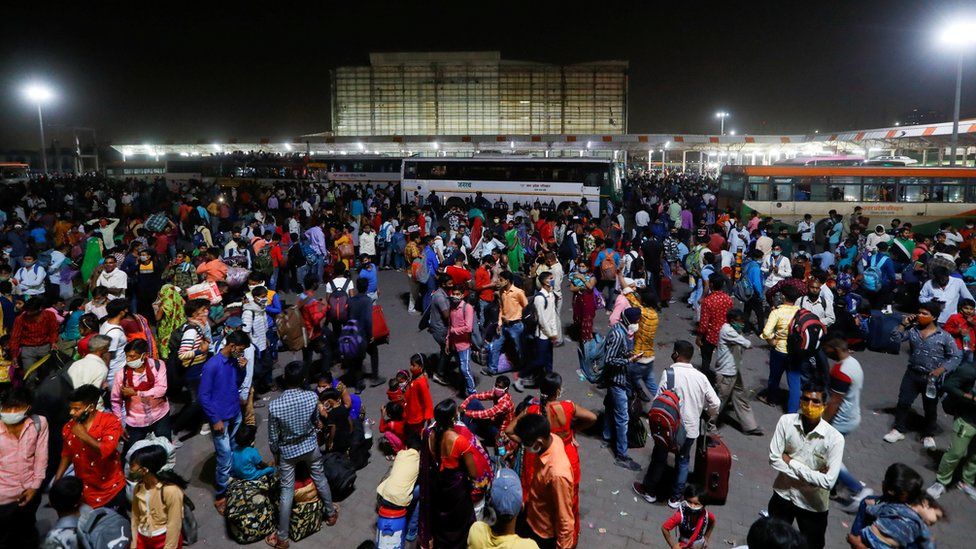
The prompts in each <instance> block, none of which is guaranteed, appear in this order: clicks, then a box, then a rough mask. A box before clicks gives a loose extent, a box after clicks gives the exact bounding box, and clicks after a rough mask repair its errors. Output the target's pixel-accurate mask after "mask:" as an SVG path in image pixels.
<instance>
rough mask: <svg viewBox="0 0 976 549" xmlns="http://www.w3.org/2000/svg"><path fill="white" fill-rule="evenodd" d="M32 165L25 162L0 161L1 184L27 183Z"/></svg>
mask: <svg viewBox="0 0 976 549" xmlns="http://www.w3.org/2000/svg"><path fill="white" fill-rule="evenodd" d="M28 181H30V166H28V165H27V164H24V163H23V162H0V185H17V184H20V185H26V184H27V182H28Z"/></svg>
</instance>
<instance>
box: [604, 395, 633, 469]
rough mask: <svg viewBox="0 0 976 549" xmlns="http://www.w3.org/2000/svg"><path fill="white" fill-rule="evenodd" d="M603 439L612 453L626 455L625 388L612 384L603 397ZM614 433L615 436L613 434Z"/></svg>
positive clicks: (620, 456)
mask: <svg viewBox="0 0 976 549" xmlns="http://www.w3.org/2000/svg"><path fill="white" fill-rule="evenodd" d="M603 409H604V412H603V440H605V441H607V443H608V444H610V447H611V448H612V449H613V455H614V456H616V457H618V458H622V457H627V422H628V421H630V417H629V416H628V410H627V389H625V388H624V387H617V386H612V387H610V388H609V389H607V396H605V397H603ZM614 435H616V436H614Z"/></svg>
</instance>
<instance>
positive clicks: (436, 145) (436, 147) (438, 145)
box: [431, 141, 441, 151]
mask: <svg viewBox="0 0 976 549" xmlns="http://www.w3.org/2000/svg"><path fill="white" fill-rule="evenodd" d="M431 146H432V147H434V150H435V151H436V150H438V149H440V148H441V146H440V144H439V143H438V142H437V141H434V142H432V143H431Z"/></svg>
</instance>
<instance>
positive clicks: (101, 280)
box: [92, 255, 129, 297]
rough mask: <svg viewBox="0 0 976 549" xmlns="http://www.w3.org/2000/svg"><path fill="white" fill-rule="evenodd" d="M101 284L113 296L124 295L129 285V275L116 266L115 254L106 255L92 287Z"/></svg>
mask: <svg viewBox="0 0 976 549" xmlns="http://www.w3.org/2000/svg"><path fill="white" fill-rule="evenodd" d="M97 286H102V287H103V288H107V289H108V293H109V295H110V296H113V297H125V290H126V288H128V286H129V277H128V276H127V275H126V274H125V272H124V271H122V270H121V269H119V268H118V262H117V260H116V259H115V256H113V255H108V256H106V257H105V261H104V262H103V263H102V272H100V273H99V274H98V277H96V278H95V283H94V284H92V288H95V287H97Z"/></svg>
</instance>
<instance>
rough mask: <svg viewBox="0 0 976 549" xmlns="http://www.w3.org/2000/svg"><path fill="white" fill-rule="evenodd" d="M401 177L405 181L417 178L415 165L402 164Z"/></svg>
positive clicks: (413, 163) (409, 163)
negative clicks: (405, 179)
mask: <svg viewBox="0 0 976 549" xmlns="http://www.w3.org/2000/svg"><path fill="white" fill-rule="evenodd" d="M403 177H405V178H407V179H414V178H416V177H417V163H416V162H404V163H403Z"/></svg>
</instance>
